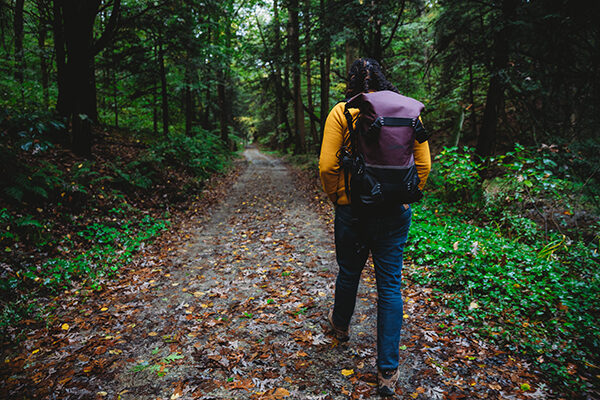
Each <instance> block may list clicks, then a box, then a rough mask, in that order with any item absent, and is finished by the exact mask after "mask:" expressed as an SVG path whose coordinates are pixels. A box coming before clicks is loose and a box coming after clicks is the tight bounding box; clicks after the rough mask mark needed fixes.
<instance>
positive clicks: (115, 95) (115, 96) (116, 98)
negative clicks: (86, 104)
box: [112, 54, 119, 129]
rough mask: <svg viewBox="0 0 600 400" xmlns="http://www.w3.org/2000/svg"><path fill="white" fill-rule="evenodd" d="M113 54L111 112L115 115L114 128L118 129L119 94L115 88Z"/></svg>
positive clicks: (115, 77) (115, 67)
mask: <svg viewBox="0 0 600 400" xmlns="http://www.w3.org/2000/svg"><path fill="white" fill-rule="evenodd" d="M116 64H117V63H116V61H115V57H114V54H113V65H112V87H113V110H114V113H115V127H116V128H117V129H119V96H118V95H119V92H118V88H117V65H116Z"/></svg>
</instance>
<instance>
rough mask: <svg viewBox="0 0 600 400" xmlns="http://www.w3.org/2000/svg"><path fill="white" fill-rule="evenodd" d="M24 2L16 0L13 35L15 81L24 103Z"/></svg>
mask: <svg viewBox="0 0 600 400" xmlns="http://www.w3.org/2000/svg"><path fill="white" fill-rule="evenodd" d="M24 3H25V1H24V0H16V2H15V13H14V24H13V25H14V33H15V65H14V68H15V70H14V72H15V80H16V81H17V83H18V84H19V89H20V91H21V101H22V102H23V103H25V90H24V88H23V70H24V67H25V65H24V63H23V6H24Z"/></svg>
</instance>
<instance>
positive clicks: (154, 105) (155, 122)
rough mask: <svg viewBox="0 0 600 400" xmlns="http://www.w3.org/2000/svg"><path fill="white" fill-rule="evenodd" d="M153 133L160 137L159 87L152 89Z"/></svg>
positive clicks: (155, 85) (155, 86)
mask: <svg viewBox="0 0 600 400" xmlns="http://www.w3.org/2000/svg"><path fill="white" fill-rule="evenodd" d="M152 132H154V135H156V136H158V85H157V84H154V86H153V88H152Z"/></svg>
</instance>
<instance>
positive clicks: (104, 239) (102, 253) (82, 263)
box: [23, 207, 168, 291]
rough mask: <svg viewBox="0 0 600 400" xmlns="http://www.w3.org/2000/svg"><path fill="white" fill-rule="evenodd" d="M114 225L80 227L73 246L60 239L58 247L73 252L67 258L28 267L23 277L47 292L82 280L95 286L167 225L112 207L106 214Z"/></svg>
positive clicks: (94, 224)
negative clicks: (76, 240) (76, 241)
mask: <svg viewBox="0 0 600 400" xmlns="http://www.w3.org/2000/svg"><path fill="white" fill-rule="evenodd" d="M110 215H112V216H114V218H112V220H113V221H114V222H104V223H93V224H90V225H81V226H80V227H79V230H78V232H77V234H76V235H77V236H78V237H79V238H80V240H79V241H78V244H77V245H76V243H75V241H74V239H72V238H71V237H64V238H63V240H62V241H61V242H60V246H61V247H63V248H65V249H74V251H73V252H71V251H69V252H70V253H72V254H71V255H70V257H68V258H53V259H49V260H47V261H45V262H44V263H42V264H41V265H37V266H36V265H32V266H29V267H28V268H27V269H26V270H25V271H24V272H23V275H24V276H25V277H26V278H28V279H29V280H30V281H32V282H34V283H36V284H37V285H38V286H40V287H43V288H45V289H48V290H51V291H59V290H61V289H66V288H68V287H69V286H70V285H71V284H72V283H73V282H74V281H79V280H83V281H84V282H86V284H88V285H90V286H92V287H97V285H98V282H99V279H100V278H102V277H109V276H111V275H113V274H115V273H116V272H117V271H118V270H119V268H121V267H122V266H123V265H126V264H127V263H129V262H130V261H131V259H132V257H133V255H134V254H135V253H136V252H137V251H138V250H139V249H140V248H141V247H142V246H143V245H144V243H146V242H148V241H151V240H152V239H153V238H154V237H156V236H157V235H158V234H159V233H160V232H161V231H163V230H164V229H166V227H167V225H168V223H167V222H166V221H163V220H157V219H154V218H152V217H151V216H149V215H143V216H139V215H138V216H136V215H135V210H134V209H132V208H131V207H128V208H127V209H124V208H113V209H112V210H110V212H109V216H110Z"/></svg>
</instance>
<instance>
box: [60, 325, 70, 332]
mask: <svg viewBox="0 0 600 400" xmlns="http://www.w3.org/2000/svg"><path fill="white" fill-rule="evenodd" d="M60 329H62V330H63V331H68V330H69V324H62V326H61V327H60Z"/></svg>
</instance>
